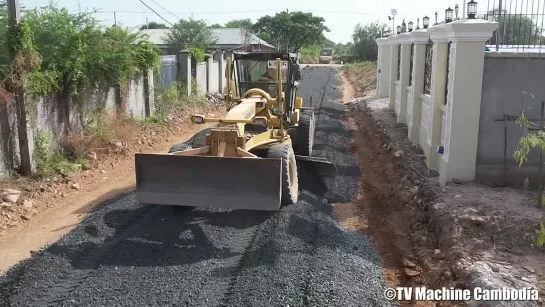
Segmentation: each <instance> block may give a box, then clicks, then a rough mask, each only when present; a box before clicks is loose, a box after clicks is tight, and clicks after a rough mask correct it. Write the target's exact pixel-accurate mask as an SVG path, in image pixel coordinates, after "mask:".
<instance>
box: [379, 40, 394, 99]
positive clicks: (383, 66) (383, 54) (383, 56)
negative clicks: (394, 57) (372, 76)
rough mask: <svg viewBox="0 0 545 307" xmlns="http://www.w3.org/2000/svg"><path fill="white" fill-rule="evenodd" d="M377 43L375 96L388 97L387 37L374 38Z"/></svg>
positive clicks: (388, 64)
mask: <svg viewBox="0 0 545 307" xmlns="http://www.w3.org/2000/svg"><path fill="white" fill-rule="evenodd" d="M376 42H377V45H378V60H377V95H376V97H377V98H384V97H388V95H389V94H390V50H391V47H390V44H389V42H388V39H387V38H379V39H377V40H376Z"/></svg>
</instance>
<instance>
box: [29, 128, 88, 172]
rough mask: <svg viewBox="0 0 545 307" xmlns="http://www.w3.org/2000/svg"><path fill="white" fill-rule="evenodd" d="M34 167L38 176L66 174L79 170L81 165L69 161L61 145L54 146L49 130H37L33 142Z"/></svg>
mask: <svg viewBox="0 0 545 307" xmlns="http://www.w3.org/2000/svg"><path fill="white" fill-rule="evenodd" d="M34 144H35V145H34V146H35V150H34V154H35V158H36V168H37V172H38V175H39V176H49V175H54V174H67V173H71V172H77V171H79V170H81V168H82V165H81V164H78V163H75V162H72V161H70V160H69V159H68V158H67V157H66V154H65V152H63V147H62V146H57V147H55V141H54V137H53V134H52V133H51V132H45V131H39V132H38V133H37V134H36V138H35V142H34Z"/></svg>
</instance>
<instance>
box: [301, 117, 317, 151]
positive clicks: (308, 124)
mask: <svg viewBox="0 0 545 307" xmlns="http://www.w3.org/2000/svg"><path fill="white" fill-rule="evenodd" d="M301 113H302V114H301V119H300V120H299V127H297V148H296V152H297V154H298V155H301V156H309V157H310V156H312V147H314V133H315V130H316V123H315V118H314V110H302V111H301Z"/></svg>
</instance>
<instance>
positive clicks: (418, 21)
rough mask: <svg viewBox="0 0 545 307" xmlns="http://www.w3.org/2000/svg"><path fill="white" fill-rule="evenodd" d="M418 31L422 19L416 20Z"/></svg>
mask: <svg viewBox="0 0 545 307" xmlns="http://www.w3.org/2000/svg"><path fill="white" fill-rule="evenodd" d="M416 29H417V30H420V18H416Z"/></svg>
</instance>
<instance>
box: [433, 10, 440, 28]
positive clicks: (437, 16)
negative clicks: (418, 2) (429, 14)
mask: <svg viewBox="0 0 545 307" xmlns="http://www.w3.org/2000/svg"><path fill="white" fill-rule="evenodd" d="M437 18H439V13H437V12H435V23H434V24H433V25H434V26H436V25H438V24H439V23H438V22H437Z"/></svg>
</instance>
